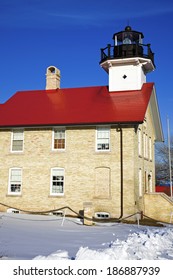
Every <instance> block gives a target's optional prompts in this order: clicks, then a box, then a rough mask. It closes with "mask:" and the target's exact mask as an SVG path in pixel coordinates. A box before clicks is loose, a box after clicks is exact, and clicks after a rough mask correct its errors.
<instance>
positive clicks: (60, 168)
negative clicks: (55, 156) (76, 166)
mask: <svg viewBox="0 0 173 280" xmlns="http://www.w3.org/2000/svg"><path fill="white" fill-rule="evenodd" d="M55 169H57V170H62V171H63V176H64V180H63V192H62V193H53V192H52V172H53V170H55ZM64 187H65V169H64V168H63V167H57V166H56V167H52V168H51V172H50V195H51V196H64Z"/></svg>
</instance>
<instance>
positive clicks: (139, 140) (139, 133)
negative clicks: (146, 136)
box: [138, 129, 142, 156]
mask: <svg viewBox="0 0 173 280" xmlns="http://www.w3.org/2000/svg"><path fill="white" fill-rule="evenodd" d="M141 140H142V138H141V130H140V129H139V130H138V155H139V156H142V141H141Z"/></svg>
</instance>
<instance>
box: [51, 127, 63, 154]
mask: <svg viewBox="0 0 173 280" xmlns="http://www.w3.org/2000/svg"><path fill="white" fill-rule="evenodd" d="M56 131H60V132H62V131H64V138H62V139H64V141H65V143H64V145H65V147H64V148H55V147H54V142H55V132H56ZM65 149H66V128H65V127H54V128H53V129H52V150H53V151H65Z"/></svg>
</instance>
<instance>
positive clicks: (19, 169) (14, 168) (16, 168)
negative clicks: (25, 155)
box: [8, 167, 22, 195]
mask: <svg viewBox="0 0 173 280" xmlns="http://www.w3.org/2000/svg"><path fill="white" fill-rule="evenodd" d="M14 170H16V171H20V172H21V174H20V177H21V179H20V180H19V181H17V180H16V181H15V180H12V171H14ZM8 182H9V183H8V194H10V195H21V193H22V168H20V167H12V168H10V169H9V180H8ZM12 183H15V184H16V185H17V184H18V185H19V186H20V191H12V190H11V185H12ZM16 187H17V186H16Z"/></svg>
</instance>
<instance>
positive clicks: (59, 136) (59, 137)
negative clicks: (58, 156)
mask: <svg viewBox="0 0 173 280" xmlns="http://www.w3.org/2000/svg"><path fill="white" fill-rule="evenodd" d="M53 149H54V150H64V149H65V129H54V131H53Z"/></svg>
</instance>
